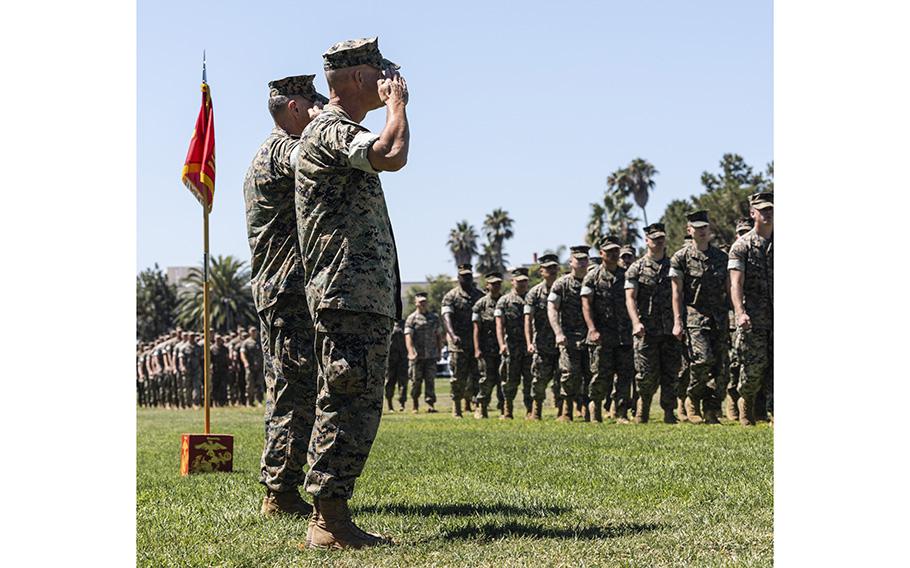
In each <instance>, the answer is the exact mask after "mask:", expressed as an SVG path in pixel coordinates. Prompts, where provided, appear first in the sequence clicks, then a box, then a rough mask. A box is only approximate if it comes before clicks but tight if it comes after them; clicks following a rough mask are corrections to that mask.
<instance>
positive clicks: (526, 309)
mask: <svg viewBox="0 0 910 568" xmlns="http://www.w3.org/2000/svg"><path fill="white" fill-rule="evenodd" d="M522 311H523V312H524V313H526V314H533V313H534V307H533V306H531V305H529V304H525V307H524V310H522Z"/></svg>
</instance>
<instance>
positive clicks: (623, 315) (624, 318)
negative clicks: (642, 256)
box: [613, 245, 638, 415]
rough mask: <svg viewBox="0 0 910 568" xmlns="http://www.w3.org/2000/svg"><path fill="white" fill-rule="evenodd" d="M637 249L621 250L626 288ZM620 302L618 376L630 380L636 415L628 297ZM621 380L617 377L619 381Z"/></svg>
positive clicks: (620, 267) (625, 247)
mask: <svg viewBox="0 0 910 568" xmlns="http://www.w3.org/2000/svg"><path fill="white" fill-rule="evenodd" d="M635 260H636V257H635V249H634V248H633V247H632V246H631V245H625V246H623V247H622V248H621V249H619V269H618V270H621V271H622V279H623V286H625V281H626V270H628V269H629V267H630V266H632V263H633V262H635ZM618 300H619V301H620V302H621V303H622V305H621V306H617V309H616V311H617V312H618V313H619V314H620V315H619V319H620V329H621V333H620V335H619V350H618V353H617V357H616V361H617V367H618V371H617V374H620V373H623V374H624V375H625V376H626V377H628V378H629V380H628V381H627V382H628V384H629V385H630V386H631V395H630V396H628V401H629V403H628V405H627V407H628V409H629V411H631V412H632V414H633V415H634V414H635V407H636V403H637V402H638V386H637V385H636V384H635V350H634V349H633V348H632V345H633V343H634V342H633V337H632V320H631V319H629V311H628V310H627V309H626V297H625V295H623V296H622V297H621V298H618ZM619 380H620V379H619V378H618V377H617V381H619ZM622 381H623V382H626V381H625V379H622ZM613 389H614V394H613V396H614V398H615V397H616V396H617V395H616V392H615V390H616V383H614V385H613Z"/></svg>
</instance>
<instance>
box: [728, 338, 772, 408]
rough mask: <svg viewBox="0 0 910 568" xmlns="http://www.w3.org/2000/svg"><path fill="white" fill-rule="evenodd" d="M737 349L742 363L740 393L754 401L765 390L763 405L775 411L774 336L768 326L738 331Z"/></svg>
mask: <svg viewBox="0 0 910 568" xmlns="http://www.w3.org/2000/svg"><path fill="white" fill-rule="evenodd" d="M736 335H737V338H736V339H737V342H736V344H737V345H736V350H737V356H738V357H739V363H740V366H741V369H740V373H739V394H740V396H743V397H745V398H746V400H751V401H755V400H756V398H757V396H758V395H759V392H760V391H762V390H763V391H764V395H765V406H766V408H767V409H768V412H772V413H773V412H774V372H773V371H774V350H773V347H774V337H773V333H772V331H771V330H770V329H754V328H753V329H750V330H748V331H746V330H742V329H741V330H739V331H738V332H737V334H736Z"/></svg>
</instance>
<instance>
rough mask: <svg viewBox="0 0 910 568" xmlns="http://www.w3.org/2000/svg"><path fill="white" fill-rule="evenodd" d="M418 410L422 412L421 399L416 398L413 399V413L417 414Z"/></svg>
mask: <svg viewBox="0 0 910 568" xmlns="http://www.w3.org/2000/svg"><path fill="white" fill-rule="evenodd" d="M418 412H420V401H418V400H417V399H416V398H415V399H412V400H411V413H412V414H417V413H418Z"/></svg>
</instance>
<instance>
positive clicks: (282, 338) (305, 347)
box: [259, 294, 316, 491]
mask: <svg viewBox="0 0 910 568" xmlns="http://www.w3.org/2000/svg"><path fill="white" fill-rule="evenodd" d="M259 328H260V330H261V332H260V333H261V337H262V361H263V370H264V371H265V445H264V446H263V448H262V457H261V458H260V460H259V483H261V484H263V485H265V486H266V487H268V488H269V489H271V490H273V491H291V490H294V489H296V488H297V487H298V486H299V485H301V484H302V483H303V478H304V477H303V476H304V471H303V469H304V466H305V465H306V461H307V448H308V446H309V442H310V435H311V433H312V431H313V416H314V414H315V413H316V377H315V375H314V362H313V359H314V358H313V321H312V319H310V312H309V309H308V308H307V304H306V298H305V297H303V296H301V295H297V294H281V295H279V296H278V299H277V301H276V302H275V303H274V304H272V305H271V306H269V307H268V308H266V309H264V310H262V311H261V312H259Z"/></svg>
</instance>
